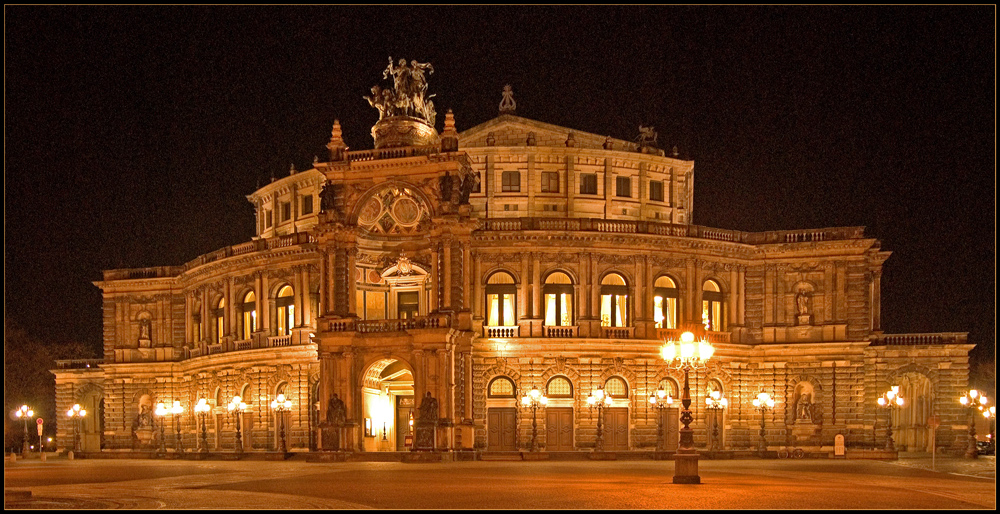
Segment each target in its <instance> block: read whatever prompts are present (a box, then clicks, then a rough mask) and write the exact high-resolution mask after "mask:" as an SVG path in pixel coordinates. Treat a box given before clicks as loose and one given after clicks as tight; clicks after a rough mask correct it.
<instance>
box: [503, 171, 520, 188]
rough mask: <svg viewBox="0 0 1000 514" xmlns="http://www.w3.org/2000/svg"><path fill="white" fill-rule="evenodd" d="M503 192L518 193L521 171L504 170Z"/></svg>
mask: <svg viewBox="0 0 1000 514" xmlns="http://www.w3.org/2000/svg"><path fill="white" fill-rule="evenodd" d="M502 180H503V188H502V191H503V192H504V193H519V192H520V191H521V172H520V171H505V172H503V175H502Z"/></svg>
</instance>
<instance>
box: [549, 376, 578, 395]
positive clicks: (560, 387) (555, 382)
mask: <svg viewBox="0 0 1000 514" xmlns="http://www.w3.org/2000/svg"><path fill="white" fill-rule="evenodd" d="M545 396H548V397H549V398H572V397H573V383H572V382H570V381H569V379H568V378H566V377H562V376H556V377H552V378H550V379H549V383H548V384H547V385H546V386H545Z"/></svg>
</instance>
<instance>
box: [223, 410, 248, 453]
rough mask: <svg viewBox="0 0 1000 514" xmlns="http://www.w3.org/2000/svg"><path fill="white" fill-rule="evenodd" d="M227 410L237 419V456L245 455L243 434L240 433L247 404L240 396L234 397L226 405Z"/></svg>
mask: <svg viewBox="0 0 1000 514" xmlns="http://www.w3.org/2000/svg"><path fill="white" fill-rule="evenodd" d="M226 410H227V411H229V412H230V413H231V414H232V415H233V417H234V418H235V419H236V448H235V451H236V455H242V454H243V434H242V433H240V422H241V421H242V418H243V412H244V411H246V410H247V404H246V402H244V401H243V398H240V397H239V396H234V397H233V400H232V401H231V402H229V405H226Z"/></svg>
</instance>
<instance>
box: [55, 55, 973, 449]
mask: <svg viewBox="0 0 1000 514" xmlns="http://www.w3.org/2000/svg"><path fill="white" fill-rule="evenodd" d="M391 62H392V61H391V60H390V63H391ZM431 71H432V69H431V68H430V67H429V65H427V64H421V63H417V62H416V61H413V62H411V63H410V64H406V62H405V61H400V63H399V64H398V65H393V64H390V66H389V69H387V70H386V75H387V76H388V77H389V78H390V79H392V84H391V85H387V86H386V87H385V88H384V89H383V88H382V87H379V86H376V87H374V88H372V91H371V96H369V97H367V99H368V101H369V102H370V103H371V104H372V106H373V107H375V108H376V109H377V111H378V117H379V119H378V121H377V122H376V123H375V124H374V126H373V127H372V131H371V133H372V136H373V139H374V148H373V149H369V150H351V149H349V148H348V145H347V143H346V142H345V141H344V140H343V138H342V135H341V126H340V123H339V122H334V123H333V132H332V136H331V139H330V142H329V144H328V145H327V149H328V152H325V153H324V155H323V156H322V158H317V159H316V160H315V162H314V163H313V166H312V168H311V169H308V170H304V171H296V170H295V169H294V168H293V169H292V171H291V173H289V174H288V175H287V176H284V177H282V178H278V179H275V180H273V181H271V182H270V183H268V184H266V185H265V186H264V187H261V188H260V189H258V190H256V191H254V192H252V193H251V194H249V195H247V196H246V198H247V200H248V201H249V202H250V203H251V204H252V205H253V207H254V209H255V211H256V230H255V233H256V235H255V236H254V237H253V238H252V239H251V240H249V241H246V242H243V243H241V244H237V245H234V246H229V247H226V248H220V249H218V250H216V251H214V252H211V253H208V254H205V255H200V256H196V257H194V258H193V259H192V260H190V261H189V262H186V263H183V264H180V265H163V266H157V267H150V268H139V269H115V270H107V271H104V273H103V278H102V280H100V281H97V282H95V284H96V286H97V287H98V288H100V290H101V291H102V294H103V327H104V328H103V337H104V339H103V344H104V353H103V358H101V359H94V360H72V361H59V362H58V363H57V369H55V370H53V373H54V374H55V375H56V396H57V412H59V413H61V414H60V418H61V419H60V423H59V431H58V445H59V447H60V448H61V449H64V450H70V449H73V447H74V445H78V450H79V451H82V452H84V453H87V452H98V451H102V452H140V451H158V450H160V451H162V450H166V451H167V452H168V453H169V452H174V451H175V450H177V449H183V450H184V451H185V452H234V451H239V452H274V451H278V449H279V448H282V449H287V451H288V452H307V451H308V452H315V453H316V454H317V455H322V454H327V453H329V454H340V455H359V454H364V455H372V454H373V453H375V452H397V453H399V454H402V453H401V452H411V451H419V450H425V451H428V452H432V453H434V454H439V455H443V456H446V457H445V458H446V459H458V458H481V457H482V456H489V455H491V454H492V452H520V451H527V450H532V449H534V450H540V451H542V452H547V453H548V454H550V455H554V454H556V453H557V452H565V453H576V454H579V453H586V452H596V451H601V452H606V453H617V454H622V453H627V452H634V453H635V454H636V455H638V454H640V453H641V452H648V453H649V454H651V455H655V454H658V453H670V452H673V451H675V450H676V449H677V445H678V431H679V430H681V425H682V423H681V420H680V418H681V412H682V410H684V407H683V406H682V403H681V402H680V398H681V397H682V395H684V391H683V390H684V388H685V375H687V378H688V381H687V382H688V390H689V395H690V399H691V401H690V413H691V416H692V418H691V421H690V428H691V429H693V430H694V432H693V440H694V445H695V447H696V448H697V449H698V450H699V451H704V452H711V451H715V452H741V451H757V450H758V449H761V445H762V444H763V445H764V449H766V450H767V451H774V452H780V451H789V450H792V449H800V450H802V451H803V452H805V453H817V452H820V453H826V452H828V453H830V454H831V455H833V452H834V448H835V447H836V446H837V445H838V443H840V442H842V443H843V444H842V446H844V447H846V449H847V450H848V451H851V450H858V451H860V450H862V449H864V450H873V449H876V448H877V449H879V450H883V449H884V448H886V446H887V441H888V436H889V435H890V434H889V429H890V428H891V437H892V440H893V441H894V447H895V450H898V451H920V452H923V451H930V450H931V444H932V443H931V440H932V438H931V433H932V430H933V429H932V427H931V425H929V421H930V418H931V417H933V416H936V417H937V419H938V420H939V421H940V428H938V429H937V431H936V446H937V447H938V448H940V449H941V451H946V452H951V451H954V452H961V451H963V450H964V448H965V446H966V445H967V435H966V433H967V431H968V425H967V422H968V421H967V417H966V415H965V411H964V410H963V409H962V407H961V405H959V404H958V403H957V402H956V401H955V400H954V399H955V398H957V397H958V396H961V394H962V393H963V392H964V387H965V386H966V384H967V381H968V372H969V365H968V353H969V350H970V349H971V348H972V346H973V345H971V344H969V343H968V342H967V338H966V334H965V333H933V334H885V333H883V332H882V330H881V324H882V312H881V310H880V292H881V289H882V286H883V283H882V281H881V272H882V265H883V263H884V262H885V261H886V259H888V258H889V256H890V253H891V252H890V251H887V250H883V249H882V248H881V247H880V243H879V241H878V239H876V238H875V237H873V235H870V234H866V233H865V230H864V227H832V228H816V229H811V230H777V231H768V232H741V231H737V230H728V229H725V228H713V227H705V226H699V225H694V224H692V219H693V218H692V213H693V211H694V207H695V206H694V205H693V199H694V194H693V189H694V177H695V170H694V167H695V166H694V161H691V160H685V159H682V158H680V157H679V156H678V153H677V151H676V150H671V149H660V148H659V147H658V143H657V142H656V134H655V132H653V130H652V128H648V127H641V128H640V133H639V134H638V137H634V138H631V139H615V138H611V137H606V136H603V135H597V134H591V133H587V132H583V131H580V130H576V129H574V128H567V127H559V126H555V125H551V124H548V123H545V122H543V121H536V120H532V119H528V118H524V117H521V116H519V115H518V114H517V110H516V103H515V101H514V97H513V92H512V91H511V90H510V89H509V88H507V89H505V91H504V93H503V96H502V101H501V103H500V110H499V115H498V116H497V117H496V118H494V119H492V120H489V121H487V122H485V123H482V124H480V125H477V126H474V127H471V128H468V129H466V130H465V131H463V132H458V130H457V128H456V123H457V122H456V120H455V117H454V116H453V114H452V113H451V112H450V111H449V112H448V113H447V114H446V116H445V119H444V120H443V130H442V131H441V132H438V130H437V129H436V128H435V125H436V122H437V121H439V120H437V119H436V118H437V115H436V112H435V110H434V106H433V103H432V102H431V101H430V96H432V95H429V94H428V88H427V80H426V79H427V75H429V74H430V72H431ZM359 101H361V100H360V99H359ZM372 114H373V118H374V115H375V112H374V111H373V112H372ZM459 114H460V113H459ZM362 122H363V121H362V120H351V121H349V123H362ZM364 122H365V123H368V122H370V121H364ZM345 123H348V122H347V121H345ZM234 194H237V192H234ZM885 285H886V287H892V284H885ZM886 314H887V315H891V313H886ZM686 332H690V333H691V335H693V336H694V338H695V340H696V346H698V345H697V343H701V345H700V348H702V349H703V348H705V347H710V348H711V351H710V352H709V353H707V354H703V355H701V357H703V358H698V359H689V360H687V361H684V362H685V363H687V364H689V365H688V366H687V367H682V366H680V365H678V362H680V361H681V360H683V359H681V355H680V354H677V356H676V357H677V358H674V356H673V355H672V354H671V355H668V354H670V352H669V351H668V350H672V349H674V346H673V344H672V343H677V342H680V341H682V339H684V337H687V338H688V339H690V335H689V336H683V334H684V333H686ZM668 347H669V348H668ZM676 348H681V346H676ZM685 351H687V350H683V351H681V353H684V352H685ZM689 356H690V355H688V357H689ZM668 358H671V359H672V360H667V359H668ZM894 387H895V388H896V389H895V391H896V393H895V394H896V396H898V397H901V398H904V399H905V402H903V403H902V404H901V405H899V404H896V403H895V402H892V401H890V403H891V404H892V405H893V407H891V408H889V407H881V406H880V404H879V401H878V400H879V398H885V396H884V395H885V394H886V393H887V391H891V390H893V388H894ZM762 393H764V394H766V397H769V398H771V400H772V401H773V403H770V404H766V402H764V403H762V402H761V401H760V398H765V397H761V396H760V395H761V394H762ZM279 395H281V396H282V400H283V402H278V401H276V400H277V399H278V396H279ZM235 397H239V399H238V400H236V401H234V398H235ZM721 399H725V402H720V400H721ZM74 404H79V405H81V406H82V408H83V409H85V410H87V412H88V414H87V416H85V417H84V418H82V419H81V420H79V423H78V424H77V423H70V422H64V420H63V419H62V418H63V417H64V416H65V415H66V412H67V411H68V410H71V407H72V406H73V405H74ZM160 404H162V405H160ZM199 404H200V407H199V408H198V409H196V408H195V407H196V406H199ZM175 405H176V406H175ZM237 435H238V437H237ZM77 438H78V440H77ZM237 445H239V447H237Z"/></svg>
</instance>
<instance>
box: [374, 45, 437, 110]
mask: <svg viewBox="0 0 1000 514" xmlns="http://www.w3.org/2000/svg"><path fill="white" fill-rule="evenodd" d="M432 73H434V67H433V66H431V64H430V63H418V62H417V61H415V60H414V61H410V64H406V59H400V60H399V64H395V65H394V64H393V62H392V57H389V66H388V67H387V68H386V69H385V71H384V72H382V78H388V77H389V75H392V79H393V88H392V89H382V87H381V86H374V87H372V95H371V96H366V97H365V99H366V100H368V103H370V104H371V106H372V107H374V108H376V109H378V113H379V121H382V120H384V119H386V118H389V117H391V116H411V117H414V118H420V119H423V120H424V121H426V122H427V124H428V125H430V126H432V127H433V126H434V120H435V117H436V116H437V113H436V112H435V111H434V102H432V101H431V100H430V99H431V98H432V97H433V96H434V95H428V94H427V78H426V75H430V74H432Z"/></svg>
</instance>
